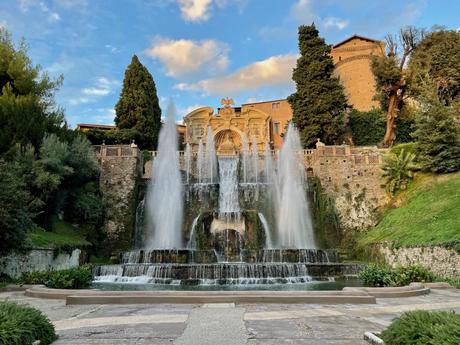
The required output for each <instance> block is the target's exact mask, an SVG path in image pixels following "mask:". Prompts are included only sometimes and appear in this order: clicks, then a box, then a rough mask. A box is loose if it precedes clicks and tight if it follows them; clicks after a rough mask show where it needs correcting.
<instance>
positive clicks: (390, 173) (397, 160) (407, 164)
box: [382, 149, 417, 194]
mask: <svg viewBox="0 0 460 345" xmlns="http://www.w3.org/2000/svg"><path fill="white" fill-rule="evenodd" d="M414 159H415V155H414V154H413V153H410V152H406V151H405V150H404V149H402V150H401V151H400V152H399V154H398V155H396V154H394V153H390V154H388V155H386V156H385V158H384V160H383V166H382V170H383V177H385V179H386V182H385V185H386V189H387V191H388V192H389V193H390V194H394V193H396V192H397V191H399V190H404V189H406V187H407V184H408V183H409V181H410V180H412V178H413V171H414V170H416V169H417V166H416V165H415V164H414Z"/></svg>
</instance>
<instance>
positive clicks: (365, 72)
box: [331, 37, 384, 111]
mask: <svg viewBox="0 0 460 345" xmlns="http://www.w3.org/2000/svg"><path fill="white" fill-rule="evenodd" d="M383 54H384V45H383V42H380V41H375V40H369V39H364V38H358V37H355V38H352V39H350V40H348V41H345V42H344V43H343V44H338V45H336V46H334V47H333V48H332V51H331V55H332V59H333V60H334V64H335V73H336V74H337V75H338V76H339V77H340V80H341V82H342V84H343V86H344V87H345V91H346V93H347V96H348V101H349V103H350V104H351V105H353V107H354V108H355V109H358V110H361V111H367V110H371V109H372V108H373V107H378V106H379V104H378V102H377V101H375V100H373V98H374V96H375V92H376V91H375V80H374V75H373V73H372V70H371V65H370V64H371V59H372V56H378V55H383Z"/></svg>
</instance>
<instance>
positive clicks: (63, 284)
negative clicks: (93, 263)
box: [19, 265, 93, 289]
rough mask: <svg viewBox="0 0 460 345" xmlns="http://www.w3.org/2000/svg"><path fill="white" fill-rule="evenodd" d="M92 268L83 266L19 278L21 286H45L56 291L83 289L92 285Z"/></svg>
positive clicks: (26, 273)
mask: <svg viewBox="0 0 460 345" xmlns="http://www.w3.org/2000/svg"><path fill="white" fill-rule="evenodd" d="M92 280H93V275H92V272H91V267H90V266H88V265H86V266H81V267H76V268H70V269H67V270H61V271H42V272H25V273H23V274H22V275H21V277H20V278H19V283H21V284H44V285H45V286H46V287H49V288H54V289H83V288H86V287H88V286H90V285H91V282H92Z"/></svg>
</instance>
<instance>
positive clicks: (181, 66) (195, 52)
mask: <svg viewBox="0 0 460 345" xmlns="http://www.w3.org/2000/svg"><path fill="white" fill-rule="evenodd" d="M228 52H229V48H228V45H227V44H225V43H222V42H219V41H216V40H202V41H192V40H185V39H180V40H172V39H168V38H163V37H159V36H158V37H156V38H155V39H154V42H153V45H152V47H150V48H148V49H147V51H146V53H147V55H149V56H151V57H153V58H156V59H158V60H160V61H161V62H162V63H163V65H164V66H165V68H166V74H167V75H169V76H171V77H178V76H184V75H187V74H191V73H194V72H197V71H200V70H201V69H203V68H204V67H206V69H207V70H208V71H211V72H212V71H222V70H224V69H225V68H226V67H227V66H228V63H229V60H228Z"/></svg>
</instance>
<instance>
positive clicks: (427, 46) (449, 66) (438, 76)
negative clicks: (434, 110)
mask: <svg viewBox="0 0 460 345" xmlns="http://www.w3.org/2000/svg"><path fill="white" fill-rule="evenodd" d="M409 69H410V71H411V74H412V75H413V76H414V77H413V78H414V81H413V84H414V85H413V89H414V92H415V93H416V92H417V91H423V90H420V89H419V87H418V86H419V84H420V83H421V82H422V89H423V78H424V76H425V75H429V76H430V78H431V79H433V80H434V81H435V82H436V87H437V90H438V96H439V98H440V100H441V101H442V103H443V104H444V105H450V104H452V102H454V101H455V100H457V99H459V98H460V32H457V31H453V30H438V31H434V32H431V33H429V34H428V35H426V37H425V38H424V39H423V40H422V41H421V42H420V44H419V45H418V46H417V47H416V48H415V50H414V52H413V54H412V55H411V59H410V61H409Z"/></svg>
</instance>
